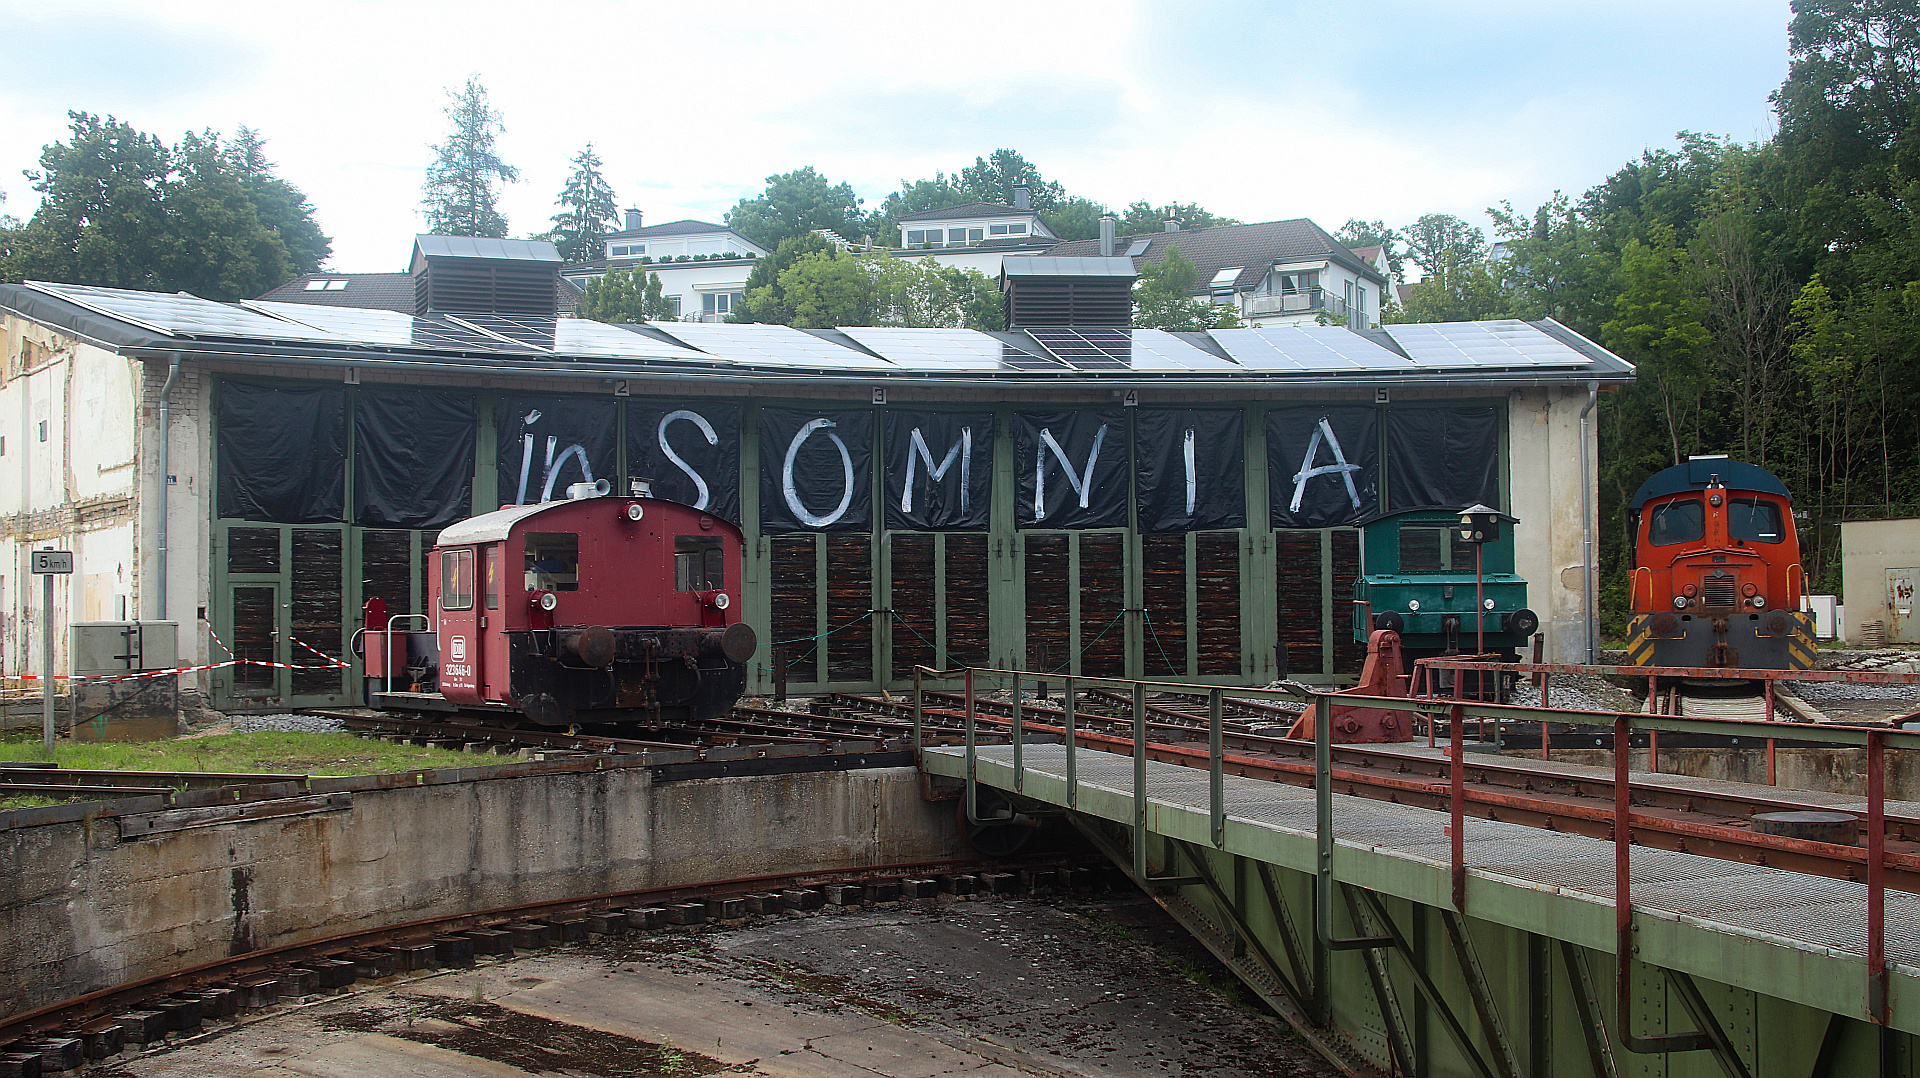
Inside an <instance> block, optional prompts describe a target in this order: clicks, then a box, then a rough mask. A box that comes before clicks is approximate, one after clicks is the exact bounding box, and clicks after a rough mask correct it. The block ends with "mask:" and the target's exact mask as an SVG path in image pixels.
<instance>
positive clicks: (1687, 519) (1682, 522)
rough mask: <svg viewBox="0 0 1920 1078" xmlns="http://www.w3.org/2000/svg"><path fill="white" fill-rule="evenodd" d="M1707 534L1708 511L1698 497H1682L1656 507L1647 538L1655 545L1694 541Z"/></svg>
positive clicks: (1649, 520) (1648, 526)
mask: <svg viewBox="0 0 1920 1078" xmlns="http://www.w3.org/2000/svg"><path fill="white" fill-rule="evenodd" d="M1706 534H1707V512H1706V509H1705V507H1703V506H1702V505H1701V503H1700V499H1698V498H1681V499H1680V500H1679V501H1673V502H1668V503H1667V504H1665V505H1662V506H1657V507H1655V508H1654V510H1653V513H1652V515H1651V517H1650V518H1649V519H1648V521H1647V538H1648V539H1649V540H1650V541H1652V543H1653V545H1654V546H1674V545H1675V544H1678V543H1692V542H1696V541H1698V540H1699V539H1700V538H1701V537H1702V536H1704V535H1706Z"/></svg>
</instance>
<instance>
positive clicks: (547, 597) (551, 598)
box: [540, 591, 560, 610]
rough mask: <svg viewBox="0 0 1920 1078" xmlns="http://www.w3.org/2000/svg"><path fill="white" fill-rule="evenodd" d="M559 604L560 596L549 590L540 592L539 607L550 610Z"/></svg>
mask: <svg viewBox="0 0 1920 1078" xmlns="http://www.w3.org/2000/svg"><path fill="white" fill-rule="evenodd" d="M559 605H560V597H559V596H558V595H555V594H554V593H552V592H550V591H543V592H541V593H540V609H542V610H552V609H553V608H554V607H556V606H559Z"/></svg>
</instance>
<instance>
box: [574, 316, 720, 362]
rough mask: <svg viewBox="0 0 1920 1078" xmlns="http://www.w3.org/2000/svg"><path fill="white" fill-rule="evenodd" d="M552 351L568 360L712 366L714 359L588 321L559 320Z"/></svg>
mask: <svg viewBox="0 0 1920 1078" xmlns="http://www.w3.org/2000/svg"><path fill="white" fill-rule="evenodd" d="M553 350H554V351H555V352H558V353H560V354H561V355H568V356H609V357H614V358H620V359H678V360H698V361H701V362H707V363H711V362H712V361H713V357H712V356H710V355H708V354H706V353H705V352H696V351H694V350H693V349H691V348H681V347H680V346H678V345H673V344H668V343H667V342H666V341H662V340H657V339H655V338H653V337H649V336H646V335H644V334H641V333H638V332H636V331H634V330H633V329H630V328H625V327H622V326H612V325H608V324H607V323H605V322H595V321H593V320H592V319H587V318H562V319H560V324H559V326H558V328H557V329H556V330H555V333H554V340H553Z"/></svg>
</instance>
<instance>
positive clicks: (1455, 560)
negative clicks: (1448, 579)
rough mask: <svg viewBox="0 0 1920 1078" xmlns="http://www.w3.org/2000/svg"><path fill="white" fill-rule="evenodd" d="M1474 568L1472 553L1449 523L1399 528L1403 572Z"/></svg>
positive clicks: (1432, 571) (1435, 571)
mask: <svg viewBox="0 0 1920 1078" xmlns="http://www.w3.org/2000/svg"><path fill="white" fill-rule="evenodd" d="M1471 568H1473V552H1472V551H1471V550H1469V549H1468V544H1467V543H1465V542H1462V541H1461V539H1460V529H1459V528H1456V527H1453V526H1450V525H1439V526H1433V527H1413V526H1403V527H1402V528H1401V529H1400V569H1399V571H1400V572H1402V573H1444V572H1451V571H1453V570H1458V569H1471Z"/></svg>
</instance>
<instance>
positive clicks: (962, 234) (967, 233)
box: [947, 228, 987, 246]
mask: <svg viewBox="0 0 1920 1078" xmlns="http://www.w3.org/2000/svg"><path fill="white" fill-rule="evenodd" d="M986 238H987V231H986V229H984V228H949V229H947V245H948V246H955V245H964V244H968V243H979V242H980V241H981V240H983V239H986Z"/></svg>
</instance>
